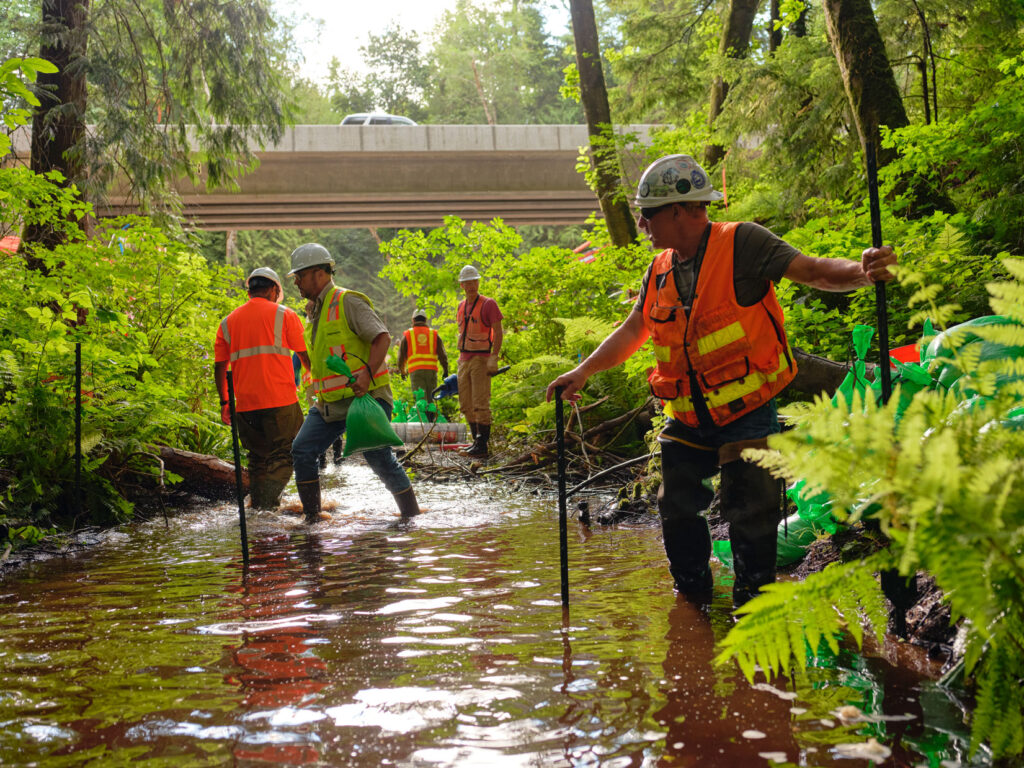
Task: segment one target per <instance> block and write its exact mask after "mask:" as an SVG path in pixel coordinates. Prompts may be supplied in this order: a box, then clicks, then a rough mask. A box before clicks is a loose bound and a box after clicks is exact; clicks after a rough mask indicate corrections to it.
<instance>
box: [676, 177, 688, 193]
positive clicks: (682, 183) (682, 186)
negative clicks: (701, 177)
mask: <svg viewBox="0 0 1024 768" xmlns="http://www.w3.org/2000/svg"><path fill="white" fill-rule="evenodd" d="M689 191H690V182H688V181H687V180H686V179H680V180H679V181H677V182H676V192H678V193H679V194H681V195H685V194H686V193H687V192H689Z"/></svg>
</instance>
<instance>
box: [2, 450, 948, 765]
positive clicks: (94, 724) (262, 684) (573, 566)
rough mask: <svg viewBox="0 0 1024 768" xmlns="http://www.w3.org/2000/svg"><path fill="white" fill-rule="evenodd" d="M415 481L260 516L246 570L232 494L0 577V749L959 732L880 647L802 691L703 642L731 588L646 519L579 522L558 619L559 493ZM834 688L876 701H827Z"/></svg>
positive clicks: (678, 759) (386, 748) (262, 760)
mask: <svg viewBox="0 0 1024 768" xmlns="http://www.w3.org/2000/svg"><path fill="white" fill-rule="evenodd" d="M345 472H346V480H345V493H347V494H349V495H350V496H351V497H352V498H360V497H359V492H360V488H361V487H362V485H361V483H362V482H363V477H362V474H361V470H360V469H359V468H358V467H353V468H349V467H348V466H346V468H345ZM365 481H366V485H367V487H368V488H370V489H372V488H374V487H375V484H374V481H373V478H372V476H370V475H369V473H368V472H367V473H366V477H365ZM482 489H484V490H482ZM422 496H423V498H425V499H427V500H428V501H427V502H425V503H429V504H430V505H431V506H432V507H433V508H435V509H437V510H438V512H437V513H436V514H433V515H424V516H423V517H422V518H417V519H416V520H415V521H413V522H412V523H411V524H410V525H408V526H405V527H404V528H402V529H400V530H399V529H396V528H395V527H394V526H393V522H394V521H393V510H391V507H390V506H389V505H388V506H382V507H380V509H379V510H378V508H377V507H376V506H375V505H374V504H373V503H371V502H366V503H362V502H360V503H358V504H350V505H349V511H347V512H346V511H345V510H344V509H343V510H341V511H339V512H338V513H336V515H335V519H334V520H332V521H331V522H330V523H325V524H322V525H318V526H316V527H315V528H314V529H313V530H312V531H309V530H307V529H305V528H304V527H303V526H298V525H295V524H294V521H291V520H289V519H286V518H281V519H278V518H275V517H272V516H271V517H262V518H260V517H256V518H254V519H253V520H252V521H251V524H250V532H251V542H250V550H251V564H250V567H249V568H248V569H247V570H243V569H242V568H241V566H240V564H239V563H238V555H237V549H238V542H237V522H236V521H235V520H234V512H233V510H232V509H230V508H227V507H225V508H213V509H209V510H204V511H202V512H200V513H194V514H185V515H181V516H179V517H177V518H175V519H173V520H172V521H171V525H170V528H169V529H168V530H164V528H163V527H162V525H161V526H153V527H145V526H143V527H140V528H136V529H131V530H129V531H127V532H126V534H125V535H124V536H122V537H120V538H118V539H116V540H114V541H112V542H110V543H109V544H108V545H106V546H105V547H102V548H100V549H98V550H96V551H94V552H91V553H89V554H88V555H86V556H84V557H82V558H80V559H78V560H75V561H69V562H68V563H66V564H55V563H50V564H45V565H44V566H39V567H35V568H34V569H33V570H31V571H28V572H26V573H25V574H23V575H22V576H21V577H20V578H19V579H17V580H11V581H9V582H8V583H5V584H3V585H2V594H0V605H2V606H3V611H2V612H0V763H2V764H3V765H24V764H38V765H44V766H45V765H61V766H65V765H67V766H73V765H104V766H106V765H120V764H127V763H132V764H133V765H134V764H141V765H153V766H156V765H173V766H175V767H176V768H177V766H183V767H184V766H199V765H224V764H233V765H264V764H274V765H331V766H349V765H352V766H363V765H366V766H377V765H390V764H400V765H416V766H421V765H422V766H433V765H437V766H448V765H487V766H537V765H542V766H591V765H601V766H654V765H665V766H669V765H671V766H680V765H681V766H701V767H702V768H705V767H707V768H733V767H734V766H747V765H770V764H772V763H773V761H776V762H777V761H784V762H782V763H781V764H790V765H795V764H801V765H821V766H825V765H842V766H849V767H850V768H859V767H860V766H865V765H868V762H867V760H866V759H865V758H843V757H840V756H839V753H838V751H837V749H836V747H835V745H836V744H837V742H842V741H846V742H865V741H866V740H867V738H868V737H869V736H874V737H875V738H877V739H878V740H879V741H880V742H882V743H884V744H886V745H888V746H889V747H890V748H891V749H892V751H893V755H892V758H891V761H890V762H888V763H886V764H889V765H901V766H902V765H907V766H910V765H916V764H918V763H923V762H925V760H924V758H923V757H922V756H923V755H925V754H926V753H928V751H929V750H931V752H932V753H933V754H935V755H941V756H943V757H949V756H951V755H961V754H962V753H961V752H960V751H959V750H960V749H961V747H962V744H961V742H959V741H957V739H958V738H959V737H958V736H956V735H955V734H954V736H950V734H949V733H948V732H947V731H946V730H942V729H949V727H950V723H951V722H952V721H954V720H955V717H953V716H952V715H955V714H956V713H955V712H952V713H951V710H950V708H949V707H948V706H947V707H946V708H945V709H943V707H942V702H941V700H937V699H940V698H941V697H934V696H933V697H931V698H930V699H929V698H928V695H927V692H926V695H924V696H923V695H922V692H921V688H920V683H921V681H920V678H919V677H918V676H916V675H914V674H910V673H899V672H898V671H897V670H893V669H892V668H890V667H887V665H884V664H883V663H881V662H877V661H875V660H870V659H863V658H860V657H857V656H855V655H852V654H848V653H844V654H840V656H838V657H835V658H832V659H826V660H823V661H822V662H821V663H820V664H819V668H817V669H814V670H812V673H813V674H812V675H811V677H810V679H809V682H807V683H805V684H801V685H800V686H798V689H797V690H793V685H792V684H790V683H786V682H781V681H772V682H771V685H768V684H767V683H766V682H765V681H761V683H760V684H758V685H755V686H753V687H752V686H750V685H749V684H748V683H747V682H746V681H745V680H744V679H743V678H742V676H741V675H739V673H738V672H736V671H735V670H734V669H733V668H732V667H725V668H718V667H713V666H712V657H713V652H714V641H715V638H716V637H721V636H722V635H723V634H724V633H725V632H726V631H727V629H728V626H729V624H728V622H730V621H731V619H730V617H729V611H728V606H727V600H726V601H725V602H723V603H722V604H717V603H716V604H715V605H713V606H712V609H711V611H710V612H702V611H699V610H697V609H695V608H694V607H693V606H691V605H690V604H688V603H686V602H684V601H681V600H678V599H676V598H675V597H674V596H673V595H672V593H671V591H670V590H669V585H668V583H667V577H666V576H665V570H664V565H663V558H664V554H663V550H662V546H661V542H660V539H659V536H658V531H657V528H656V527H654V526H651V527H643V526H640V527H635V528H625V529H620V530H617V531H603V532H594V533H592V534H590V533H587V532H586V531H584V530H582V529H574V531H573V535H572V536H571V537H570V551H569V557H570V571H571V573H570V582H571V600H572V606H571V615H570V620H569V621H568V622H564V621H563V618H564V617H563V614H562V612H561V608H560V603H559V578H558V547H557V531H556V529H557V523H556V514H555V507H554V505H553V504H551V503H549V502H543V501H533V500H531V501H529V502H524V501H523V500H522V499H516V498H515V497H513V496H511V495H510V494H509V493H508V492H507V489H505V488H503V487H502V486H501V484H500V483H495V484H494V485H493V486H479V485H478V486H474V487H472V488H465V487H463V488H458V487H437V488H428V489H426V490H425V492H424V493H423V494H422ZM794 694H798V695H799V698H798V699H795V700H794V699H792V698H791V697H792V696H793V695H794ZM925 699H927V700H928V701H929V704H928V706H927V707H925V706H923V705H922V704H921V702H922V701H923V700H925ZM851 702H852V703H856V704H857V705H858V707H860V709H861V710H863V711H865V712H866V713H867V714H868V715H870V716H871V718H873V719H871V718H868V719H865V720H863V721H851V722H840V721H839V719H838V718H837V715H836V714H835V712H837V711H838V710H839V709H840V708H841V707H843V706H844V705H848V704H850V703H851ZM907 714H910V715H912V716H913V717H912V718H906V715H907ZM886 718H902V719H886ZM932 722H936V723H939V726H938V727H936V726H933V725H931V723H932ZM954 730H955V729H954ZM915 761H916V762H915ZM934 764H937V762H936V763H934Z"/></svg>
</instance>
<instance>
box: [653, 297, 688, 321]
mask: <svg viewBox="0 0 1024 768" xmlns="http://www.w3.org/2000/svg"><path fill="white" fill-rule="evenodd" d="M679 309H682V305H680V304H676V305H675V306H671V307H668V306H665V305H664V304H658V303H657V302H654V303H653V304H652V305H651V322H654V323H671V322H673V321H675V319H676V310H679Z"/></svg>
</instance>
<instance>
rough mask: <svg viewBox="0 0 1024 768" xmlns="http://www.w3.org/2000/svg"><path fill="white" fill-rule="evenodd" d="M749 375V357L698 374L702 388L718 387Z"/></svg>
mask: <svg viewBox="0 0 1024 768" xmlns="http://www.w3.org/2000/svg"><path fill="white" fill-rule="evenodd" d="M749 375H750V358H747V357H744V358H741V359H739V360H734V361H732V362H731V363H725V364H723V365H719V366H716V367H714V368H709V369H708V370H706V371H703V372H702V373H701V374H700V378H701V382H702V384H703V387H704V390H705V391H707V390H709V389H718V388H719V387H724V386H725V385H726V384H731V383H732V382H734V381H739V380H740V379H743V378H746V377H747V376H749Z"/></svg>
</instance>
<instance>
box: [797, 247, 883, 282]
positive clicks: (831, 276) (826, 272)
mask: <svg viewBox="0 0 1024 768" xmlns="http://www.w3.org/2000/svg"><path fill="white" fill-rule="evenodd" d="M895 263H896V254H895V253H894V252H893V249H892V248H891V247H890V246H887V245H886V246H883V247H881V248H867V249H865V250H864V252H863V253H862V254H861V260H860V261H859V262H857V261H853V260H852V259H821V258H817V257H815V256H805V255H804V254H802V253H801V254H797V257H796V258H795V259H793V261H792V262H790V265H789V269H787V270H786V273H785V275H784V276H785V277H786V278H788V279H789V280H792V281H793V282H795V283H800V284H801V285H807V286H810V287H811V288H817V289H818V290H821V291H833V292H841V291H852V290H855V289H857V288H863V287H865V286H868V285H871V284H872V283H876V282H879V281H881V282H888V281H889V280H892V278H893V275H892V273H891V272H889V270H888V269H887V267H889V266H890V265H892V264H895Z"/></svg>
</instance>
